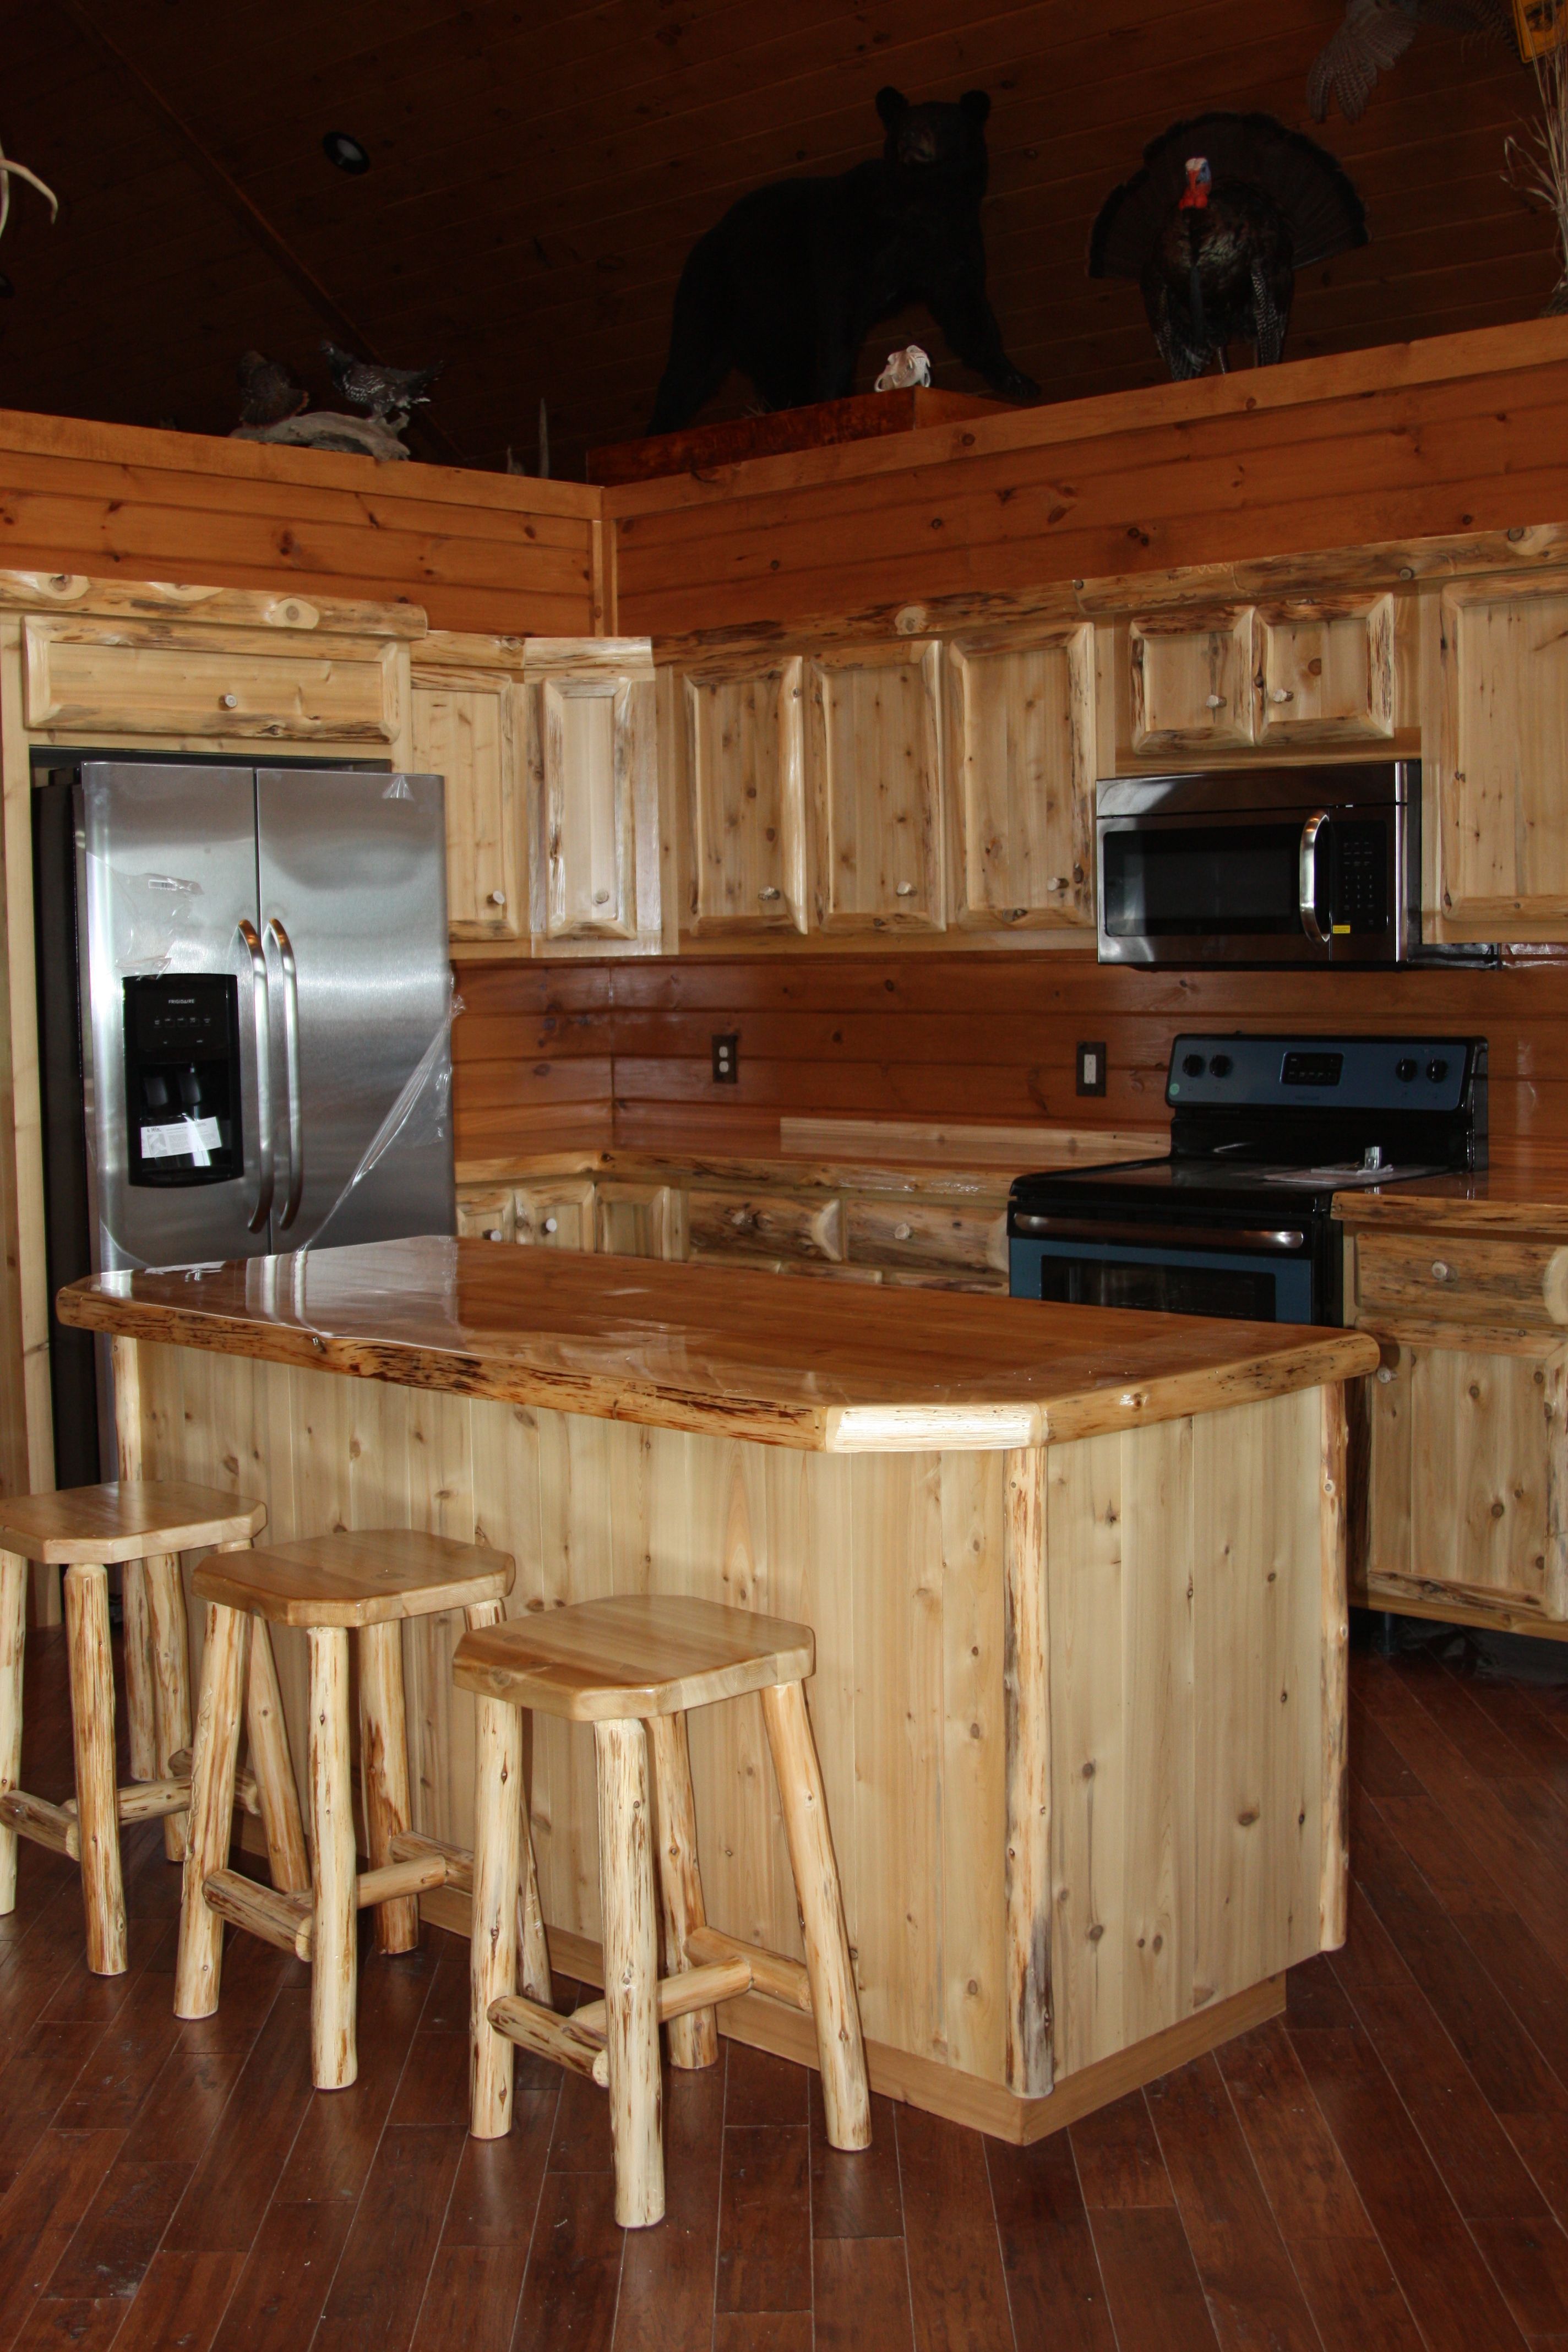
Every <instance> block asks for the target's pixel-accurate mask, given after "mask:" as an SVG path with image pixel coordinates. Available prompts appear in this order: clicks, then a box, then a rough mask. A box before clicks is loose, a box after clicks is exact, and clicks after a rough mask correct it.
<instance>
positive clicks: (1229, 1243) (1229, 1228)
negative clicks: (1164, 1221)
mask: <svg viewBox="0 0 1568 2352" xmlns="http://www.w3.org/2000/svg"><path fill="white" fill-rule="evenodd" d="M1013 1230H1014V1232H1015V1233H1016V1234H1022V1235H1023V1236H1024V1237H1025V1239H1026V1240H1032V1239H1033V1238H1034V1237H1035V1236H1036V1235H1049V1237H1050V1238H1051V1240H1053V1241H1071V1242H1134V1243H1141V1244H1143V1245H1144V1246H1145V1247H1146V1248H1148V1249H1175V1250H1180V1249H1226V1250H1244V1249H1246V1250H1270V1251H1279V1252H1282V1251H1285V1250H1299V1249H1302V1248H1304V1247H1305V1246H1306V1240H1307V1236H1306V1234H1305V1232H1304V1231H1303V1230H1302V1228H1301V1227H1300V1225H1268V1226H1264V1227H1258V1228H1253V1227H1248V1228H1247V1229H1245V1230H1243V1229H1241V1228H1239V1227H1237V1226H1235V1225H1138V1224H1107V1223H1104V1222H1102V1220H1100V1218H1098V1217H1049V1216H1041V1215H1039V1214H1037V1213H1036V1212H1034V1211H1032V1210H1026V1209H1019V1210H1016V1211H1015V1213H1014V1216H1013Z"/></svg>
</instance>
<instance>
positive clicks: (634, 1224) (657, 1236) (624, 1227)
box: [594, 1182, 686, 1258]
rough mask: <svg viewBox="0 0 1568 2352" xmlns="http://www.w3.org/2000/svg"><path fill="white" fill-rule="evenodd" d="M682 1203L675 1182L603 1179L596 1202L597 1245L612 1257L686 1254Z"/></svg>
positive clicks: (675, 1256)
mask: <svg viewBox="0 0 1568 2352" xmlns="http://www.w3.org/2000/svg"><path fill="white" fill-rule="evenodd" d="M680 1206H681V1203H680V1194H679V1192H677V1190H676V1188H675V1186H674V1185H673V1184H617V1183H603V1182H602V1183H601V1184H600V1185H599V1186H598V1189H597V1192H596V1193H595V1202H594V1232H595V1246H596V1247H597V1248H599V1249H601V1250H604V1251H606V1252H607V1253H608V1254H609V1255H611V1256H612V1257H671V1258H682V1257H684V1256H685V1255H686V1250H685V1246H684V1236H683V1232H682V1224H681V1215H680Z"/></svg>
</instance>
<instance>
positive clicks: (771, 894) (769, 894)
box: [757, 882, 783, 898]
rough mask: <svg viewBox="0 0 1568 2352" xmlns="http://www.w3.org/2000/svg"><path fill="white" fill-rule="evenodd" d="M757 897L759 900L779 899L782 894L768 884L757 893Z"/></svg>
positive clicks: (771, 884)
mask: <svg viewBox="0 0 1568 2352" xmlns="http://www.w3.org/2000/svg"><path fill="white" fill-rule="evenodd" d="M757 896H758V898H781V897H782V896H783V893H782V892H781V891H780V890H779V889H777V888H776V887H775V886H774V885H773V883H772V882H770V883H769V884H768V886H767V888H766V889H765V890H759V891H758V893H757Z"/></svg>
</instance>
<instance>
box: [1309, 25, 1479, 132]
mask: <svg viewBox="0 0 1568 2352" xmlns="http://www.w3.org/2000/svg"><path fill="white" fill-rule="evenodd" d="M1424 26H1432V27H1434V28H1435V29H1436V30H1446V31H1447V32H1451V33H1490V34H1499V33H1506V34H1507V35H1508V36H1509V37H1510V40H1511V38H1512V35H1513V9H1512V6H1511V0H1345V13H1344V21H1343V22H1342V24H1341V25H1340V26H1339V27H1338V29H1337V30H1336V31H1335V32H1334V33H1333V34H1332V35H1331V37H1330V38H1329V39H1328V40H1327V41H1325V42H1324V44H1323V46H1322V47H1321V49H1320V50H1319V52H1318V54H1317V56H1316V57H1315V58H1313V60H1312V65H1311V69H1310V72H1309V74H1308V76H1307V106H1308V110H1309V111H1310V114H1311V117H1312V120H1313V121H1314V122H1322V121H1326V119H1327V116H1328V111H1329V106H1330V102H1331V100H1333V99H1338V100H1339V104H1340V112H1341V113H1342V115H1343V116H1344V119H1345V121H1347V122H1359V121H1361V118H1362V113H1363V109H1364V108H1365V105H1366V102H1367V100H1368V99H1369V98H1370V97H1371V96H1372V91H1373V83H1374V82H1375V81H1376V79H1377V78H1378V75H1379V74H1380V73H1386V72H1387V70H1388V68H1389V67H1390V66H1394V65H1397V64H1398V62H1399V60H1400V58H1402V57H1403V56H1404V55H1405V50H1406V49H1407V48H1408V47H1410V44H1411V42H1412V41H1413V40H1414V39H1415V36H1416V34H1417V33H1419V32H1420V31H1421V30H1422V29H1423V27H1424Z"/></svg>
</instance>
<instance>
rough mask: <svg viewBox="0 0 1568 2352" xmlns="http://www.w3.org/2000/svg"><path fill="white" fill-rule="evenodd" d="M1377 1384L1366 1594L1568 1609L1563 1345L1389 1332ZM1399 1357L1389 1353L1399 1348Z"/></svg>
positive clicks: (1373, 1388) (1372, 1390)
mask: <svg viewBox="0 0 1568 2352" xmlns="http://www.w3.org/2000/svg"><path fill="white" fill-rule="evenodd" d="M1384 1352H1385V1362H1384V1371H1383V1372H1382V1373H1380V1374H1379V1375H1377V1376H1376V1377H1375V1378H1374V1379H1373V1381H1372V1382H1371V1383H1370V1384H1369V1391H1368V1400H1369V1414H1370V1441H1371V1442H1370V1448H1369V1455H1370V1459H1369V1474H1368V1475H1369V1484H1368V1511H1367V1538H1366V1560H1365V1574H1366V1583H1367V1590H1368V1594H1369V1597H1371V1598H1372V1599H1373V1600H1374V1601H1375V1600H1377V1599H1379V1598H1382V1599H1384V1601H1387V1602H1389V1603H1390V1605H1394V1606H1396V1605H1397V1603H1398V1601H1399V1600H1400V1599H1401V1598H1405V1599H1422V1600H1427V1601H1430V1600H1433V1599H1441V1597H1442V1595H1443V1594H1444V1593H1445V1592H1446V1591H1447V1592H1451V1593H1452V1595H1453V1597H1454V1598H1455V1599H1456V1600H1463V1601H1467V1602H1469V1603H1470V1604H1472V1605H1477V1606H1481V1607H1484V1606H1485V1605H1487V1603H1489V1602H1491V1603H1495V1604H1498V1605H1500V1606H1506V1607H1508V1608H1510V1609H1515V1610H1522V1611H1525V1612H1532V1611H1533V1612H1539V1613H1540V1614H1541V1615H1542V1616H1543V1617H1548V1618H1552V1619H1554V1620H1555V1619H1561V1618H1563V1617H1565V1616H1568V1575H1565V1570H1564V1559H1563V1528H1562V1522H1561V1510H1560V1507H1559V1499H1558V1487H1559V1479H1560V1472H1561V1456H1562V1448H1563V1368H1564V1363H1565V1361H1568V1359H1565V1357H1564V1353H1563V1349H1561V1348H1552V1347H1547V1346H1542V1347H1540V1348H1537V1349H1531V1350H1529V1351H1528V1352H1527V1351H1525V1350H1523V1349H1518V1350H1510V1351H1508V1352H1503V1351H1500V1350H1496V1351H1494V1350H1491V1349H1480V1348H1474V1349H1470V1348H1447V1347H1433V1346H1430V1345H1426V1344H1425V1343H1422V1344H1412V1343H1407V1342H1403V1341H1402V1342H1401V1343H1400V1344H1399V1345H1398V1346H1397V1348H1394V1347H1392V1346H1385V1351H1384ZM1390 1359H1392V1360H1390Z"/></svg>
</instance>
